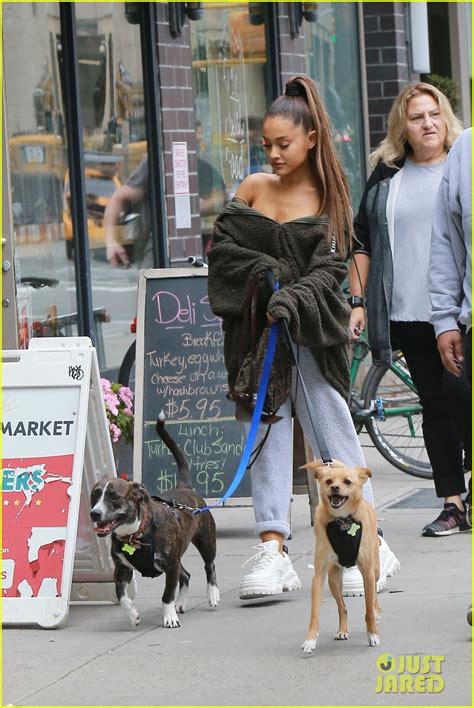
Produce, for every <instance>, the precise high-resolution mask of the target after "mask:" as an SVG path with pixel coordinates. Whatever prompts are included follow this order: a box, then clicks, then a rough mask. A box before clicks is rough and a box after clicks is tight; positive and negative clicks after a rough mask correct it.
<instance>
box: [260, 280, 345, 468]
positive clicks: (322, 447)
mask: <svg viewBox="0 0 474 708" xmlns="http://www.w3.org/2000/svg"><path fill="white" fill-rule="evenodd" d="M265 278H266V281H267V283H268V285H269V286H270V288H271V290H272V291H273V290H274V289H275V276H274V275H273V271H272V270H267V271H265ZM280 321H281V328H282V330H283V334H284V336H285V339H286V343H287V344H288V348H289V350H290V352H291V357H292V359H293V363H294V365H295V366H296V372H297V374H298V379H299V381H300V384H301V390H302V391H303V395H304V400H305V402H306V408H307V409H308V415H309V420H310V423H311V427H312V429H313V433H314V437H315V439H316V443H317V445H318V448H319V454H320V455H321V459H322V461H323V462H324V464H325V465H330V464H332V457H331V453H330V452H329V449H328V446H327V445H326V441H325V439H324V435H323V431H322V430H321V426H320V425H319V422H318V420H317V418H316V416H315V413H314V408H313V406H312V403H311V400H310V396H309V392H308V389H307V388H306V384H305V382H304V379H303V374H302V373H301V369H300V367H299V364H298V357H297V356H296V353H295V346H294V344H293V340H292V339H291V334H290V330H289V328H288V322H287V320H285V319H282V320H280Z"/></svg>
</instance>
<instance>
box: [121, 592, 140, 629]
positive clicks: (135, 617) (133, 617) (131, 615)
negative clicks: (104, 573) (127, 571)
mask: <svg viewBox="0 0 474 708" xmlns="http://www.w3.org/2000/svg"><path fill="white" fill-rule="evenodd" d="M120 604H121V605H122V607H123V609H124V610H125V612H126V613H127V617H128V619H129V621H130V624H131V625H132V627H133V628H135V627H138V625H139V624H140V614H139V612H138V610H137V608H136V607H135V605H134V604H133V602H132V601H131V600H130V598H129V597H126V596H124V597H122V598H121V599H120Z"/></svg>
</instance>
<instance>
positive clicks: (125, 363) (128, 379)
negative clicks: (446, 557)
mask: <svg viewBox="0 0 474 708" xmlns="http://www.w3.org/2000/svg"><path fill="white" fill-rule="evenodd" d="M136 349H137V340H136V339H134V340H133V342H132V343H131V344H130V346H129V348H128V349H127V351H126V352H125V356H124V358H123V360H122V363H121V365H120V370H119V373H118V382H119V383H121V384H122V386H128V387H129V388H131V389H132V391H133V392H134V393H135V355H136Z"/></svg>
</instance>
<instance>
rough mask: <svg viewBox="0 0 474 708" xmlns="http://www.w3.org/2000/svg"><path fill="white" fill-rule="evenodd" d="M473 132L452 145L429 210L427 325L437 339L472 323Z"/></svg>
mask: <svg viewBox="0 0 474 708" xmlns="http://www.w3.org/2000/svg"><path fill="white" fill-rule="evenodd" d="M471 240H472V128H468V129H467V130H465V131H464V132H463V133H462V134H461V135H460V136H459V138H458V139H457V140H456V141H455V142H454V145H453V146H452V148H451V150H450V152H449V156H448V159H447V163H446V168H445V170H444V174H443V179H442V180H441V185H440V188H439V191H438V195H437V197H436V203H435V208H434V211H433V221H432V231H431V252H430V275H429V288H430V299H431V313H430V322H431V323H432V324H433V326H434V328H435V333H436V336H437V337H438V336H439V335H440V334H442V333H443V332H447V331H449V330H456V329H459V327H458V323H461V324H463V325H466V327H467V329H468V330H469V329H470V328H471V324H472V242H471Z"/></svg>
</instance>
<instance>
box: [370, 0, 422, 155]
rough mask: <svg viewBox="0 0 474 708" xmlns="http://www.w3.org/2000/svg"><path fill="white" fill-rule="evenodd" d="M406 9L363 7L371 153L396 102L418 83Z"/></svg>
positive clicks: (390, 4)
mask: <svg viewBox="0 0 474 708" xmlns="http://www.w3.org/2000/svg"><path fill="white" fill-rule="evenodd" d="M405 6H406V3H403V2H370V3H369V2H366V3H363V7H364V35H365V58H366V71H367V94H368V102H369V106H368V108H369V132H370V146H371V150H373V149H374V148H375V147H377V145H378V144H379V143H380V141H381V140H382V139H383V138H384V137H385V134H386V130H387V116H388V113H389V111H390V108H391V106H392V103H393V100H394V98H395V97H396V96H397V94H398V93H399V92H400V90H401V89H402V88H403V87H404V86H406V85H407V83H409V82H410V81H419V74H415V73H411V71H410V67H409V59H408V51H407V28H406V16H405Z"/></svg>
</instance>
